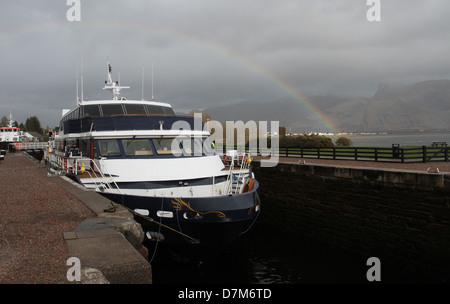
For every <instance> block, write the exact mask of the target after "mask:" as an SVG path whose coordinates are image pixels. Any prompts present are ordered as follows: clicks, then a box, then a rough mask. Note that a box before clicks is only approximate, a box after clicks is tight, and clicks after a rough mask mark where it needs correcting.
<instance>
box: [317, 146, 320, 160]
mask: <svg viewBox="0 0 450 304" xmlns="http://www.w3.org/2000/svg"><path fill="white" fill-rule="evenodd" d="M317 158H320V147H317Z"/></svg>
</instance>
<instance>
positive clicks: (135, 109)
mask: <svg viewBox="0 0 450 304" xmlns="http://www.w3.org/2000/svg"><path fill="white" fill-rule="evenodd" d="M125 108H126V110H127V114H128V115H136V114H141V115H142V114H146V113H145V108H144V105H141V104H126V105H125Z"/></svg>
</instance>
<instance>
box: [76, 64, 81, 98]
mask: <svg viewBox="0 0 450 304" xmlns="http://www.w3.org/2000/svg"><path fill="white" fill-rule="evenodd" d="M76 70H77V73H76V87H77V104H78V103H79V102H80V96H79V95H78V62H77V68H76Z"/></svg>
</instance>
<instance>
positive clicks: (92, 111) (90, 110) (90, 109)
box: [83, 105, 100, 117]
mask: <svg viewBox="0 0 450 304" xmlns="http://www.w3.org/2000/svg"><path fill="white" fill-rule="evenodd" d="M83 109H84V116H85V117H88V116H99V115H100V110H99V108H98V105H89V106H84V107H83Z"/></svg>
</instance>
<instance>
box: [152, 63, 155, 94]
mask: <svg viewBox="0 0 450 304" xmlns="http://www.w3.org/2000/svg"><path fill="white" fill-rule="evenodd" d="M154 100H155V96H154V95H153V57H152V101H154Z"/></svg>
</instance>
